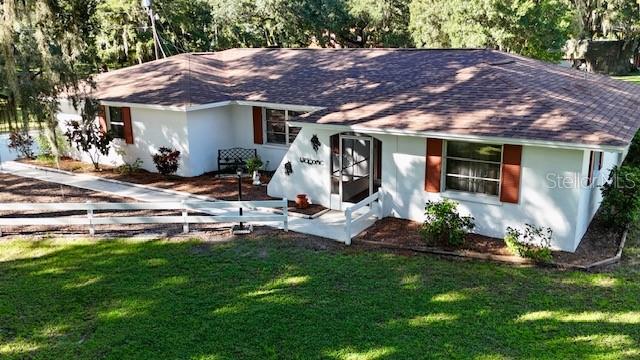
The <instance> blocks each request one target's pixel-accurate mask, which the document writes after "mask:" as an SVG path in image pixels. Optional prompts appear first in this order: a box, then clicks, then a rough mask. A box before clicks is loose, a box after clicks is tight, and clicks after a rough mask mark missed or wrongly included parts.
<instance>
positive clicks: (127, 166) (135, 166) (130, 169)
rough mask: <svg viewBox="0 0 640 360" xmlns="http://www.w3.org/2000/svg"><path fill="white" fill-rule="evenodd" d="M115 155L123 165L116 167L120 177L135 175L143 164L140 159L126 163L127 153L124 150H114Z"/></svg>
mask: <svg viewBox="0 0 640 360" xmlns="http://www.w3.org/2000/svg"><path fill="white" fill-rule="evenodd" d="M116 154H118V156H120V157H121V158H122V160H123V164H122V165H120V166H118V168H117V171H118V173H120V174H121V175H130V174H135V173H137V172H138V171H140V169H141V168H142V164H144V162H143V161H142V160H141V159H140V158H136V159H135V160H134V161H127V160H126V158H127V152H126V151H125V150H124V149H118V150H116Z"/></svg>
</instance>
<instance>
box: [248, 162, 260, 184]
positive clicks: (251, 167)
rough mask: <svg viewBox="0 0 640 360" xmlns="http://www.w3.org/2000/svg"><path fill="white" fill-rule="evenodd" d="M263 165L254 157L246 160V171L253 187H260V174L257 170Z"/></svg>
mask: <svg viewBox="0 0 640 360" xmlns="http://www.w3.org/2000/svg"><path fill="white" fill-rule="evenodd" d="M262 165H264V163H263V162H262V159H260V157H259V156H254V157H252V158H250V159H248V160H247V171H249V173H250V174H252V177H253V185H260V173H259V172H258V170H260V169H261V168H262Z"/></svg>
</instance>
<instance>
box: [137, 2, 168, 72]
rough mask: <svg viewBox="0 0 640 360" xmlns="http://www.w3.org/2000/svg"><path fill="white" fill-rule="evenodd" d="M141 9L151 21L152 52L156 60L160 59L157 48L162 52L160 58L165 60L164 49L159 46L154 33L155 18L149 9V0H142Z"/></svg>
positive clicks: (156, 33)
mask: <svg viewBox="0 0 640 360" xmlns="http://www.w3.org/2000/svg"><path fill="white" fill-rule="evenodd" d="M142 7H143V8H144V9H145V10H146V11H147V14H148V15H149V18H150V19H151V31H152V33H153V50H154V53H155V54H156V60H158V59H159V58H160V57H159V55H158V48H160V51H161V52H162V57H163V58H166V57H167V55H166V54H165V53H164V49H162V44H160V39H159V38H158V32H157V31H156V17H155V15H154V14H153V9H152V8H151V0H142Z"/></svg>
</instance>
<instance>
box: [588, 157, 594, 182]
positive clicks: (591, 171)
mask: <svg viewBox="0 0 640 360" xmlns="http://www.w3.org/2000/svg"><path fill="white" fill-rule="evenodd" d="M593 154H594V152H593V151H591V153H590V154H589V174H587V185H591V182H592V181H593Z"/></svg>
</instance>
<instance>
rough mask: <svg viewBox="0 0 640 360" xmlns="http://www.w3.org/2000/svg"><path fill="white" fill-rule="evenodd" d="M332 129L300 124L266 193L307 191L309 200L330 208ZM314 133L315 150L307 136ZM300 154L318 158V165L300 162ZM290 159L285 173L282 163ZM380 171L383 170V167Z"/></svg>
mask: <svg viewBox="0 0 640 360" xmlns="http://www.w3.org/2000/svg"><path fill="white" fill-rule="evenodd" d="M334 133H335V132H333V131H329V130H322V129H317V128H316V129H314V128H311V127H304V128H302V130H301V131H300V133H299V134H298V136H297V137H296V140H295V141H294V142H293V144H291V148H290V151H289V152H288V153H287V154H286V155H285V156H284V158H282V161H281V162H280V163H279V164H278V168H277V170H276V172H275V174H274V175H273V177H272V178H271V181H270V182H269V184H268V186H267V193H268V194H269V195H270V196H275V197H286V198H287V199H295V197H296V195H297V194H307V195H308V197H309V202H310V203H312V204H320V205H322V206H324V207H327V208H329V207H330V205H331V204H330V201H331V199H330V193H331V162H330V161H331V147H330V142H329V140H330V137H331V135H333V134H334ZM314 134H315V135H317V136H318V140H320V144H321V146H320V148H319V149H318V152H317V153H316V152H315V151H314V150H313V147H312V146H311V137H312V136H313V135H314ZM300 157H306V158H309V159H316V160H322V161H323V163H322V164H321V165H310V164H307V163H301V162H300ZM288 161H291V167H292V169H293V173H291V175H287V174H286V173H285V171H284V164H285V163H287V162H288ZM383 172H384V170H383Z"/></svg>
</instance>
